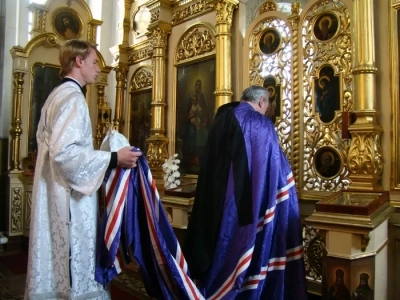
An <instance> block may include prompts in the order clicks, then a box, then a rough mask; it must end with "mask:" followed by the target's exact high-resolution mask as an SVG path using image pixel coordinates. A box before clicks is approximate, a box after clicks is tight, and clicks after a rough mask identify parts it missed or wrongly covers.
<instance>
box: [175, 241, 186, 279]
mask: <svg viewBox="0 0 400 300" xmlns="http://www.w3.org/2000/svg"><path fill="white" fill-rule="evenodd" d="M182 258H183V264H182V265H181V262H180V261H181V259H182ZM175 259H176V261H177V262H178V264H179V266H180V267H181V268H182V269H183V271H184V272H185V274H187V269H188V267H187V263H186V259H185V258H184V257H183V253H182V250H181V247H180V246H179V243H177V244H176V258H175Z"/></svg>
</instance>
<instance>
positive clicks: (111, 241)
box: [96, 156, 302, 300]
mask: <svg viewBox="0 0 400 300" xmlns="http://www.w3.org/2000/svg"><path fill="white" fill-rule="evenodd" d="M292 188H293V175H292V174H289V175H288V177H287V185H286V186H284V187H282V188H281V189H280V190H279V191H278V193H277V198H276V204H275V206H274V207H272V208H269V209H267V211H266V212H265V216H264V217H263V218H261V219H260V220H259V222H258V224H257V234H259V235H262V234H263V233H264V232H265V231H268V228H267V226H268V225H269V224H270V223H272V222H273V220H274V216H275V215H274V212H275V210H276V209H277V206H279V205H282V203H284V202H285V200H287V199H289V193H288V191H289V190H290V189H292ZM105 210H106V211H105V214H104V216H103V220H102V228H101V233H100V237H99V247H98V250H100V251H98V262H97V270H96V280H97V281H98V282H100V283H102V284H104V285H105V286H106V285H107V284H108V283H109V282H110V281H111V280H112V279H113V278H114V277H115V276H116V275H117V274H119V273H120V272H121V267H120V265H121V263H128V262H130V261H131V258H132V256H133V257H134V258H135V259H136V261H137V262H138V263H139V265H140V266H141V270H142V273H143V278H144V282H145V286H146V290H147V292H148V294H149V295H151V296H153V297H154V298H156V299H179V300H181V299H212V300H217V299H233V298H231V297H232V292H233V293H235V295H236V296H238V297H239V296H240V294H243V295H245V294H248V291H251V290H252V291H253V292H254V291H256V293H255V294H259V291H261V290H263V287H264V282H265V280H266V278H267V275H268V274H270V273H271V274H273V273H274V272H278V273H280V272H282V271H284V270H285V268H286V266H287V264H288V263H289V262H298V263H302V260H301V258H302V246H301V245H297V246H296V247H293V248H290V249H287V250H286V256H283V257H271V258H270V259H269V260H268V262H267V264H266V265H262V266H260V268H259V271H257V272H254V271H253V272H250V269H249V266H250V263H251V262H253V263H254V262H257V261H258V260H259V259H258V258H257V259H253V252H254V247H255V246H256V244H257V243H255V244H253V245H251V244H250V245H248V249H247V251H245V252H244V253H243V254H242V255H241V256H240V257H239V259H238V260H237V261H236V262H235V261H234V260H232V262H231V263H232V264H234V268H233V269H232V271H231V272H230V274H228V275H227V276H226V278H225V279H224V280H223V283H222V284H220V285H219V287H218V288H215V287H210V288H207V289H204V288H202V286H203V285H202V284H201V283H200V284H199V283H198V285H199V288H198V287H197V286H196V284H195V283H194V281H193V280H191V278H190V275H189V274H188V268H187V264H186V261H185V258H184V256H183V253H182V251H181V248H180V246H179V243H178V241H177V239H176V236H175V234H174V232H173V230H172V228H171V226H170V224H169V222H168V218H167V216H166V214H165V213H164V210H163V207H162V204H161V201H160V197H159V195H158V192H157V189H156V186H155V182H154V179H153V178H152V175H151V172H150V169H149V167H148V164H147V162H146V159H145V158H144V156H142V157H141V158H140V159H139V161H138V168H135V169H132V170H124V169H121V168H117V169H115V170H113V171H112V172H111V173H110V174H109V175H108V176H107V182H106V209H105ZM100 244H101V247H100ZM118 249H119V250H120V253H118ZM117 254H118V255H117ZM282 274H283V273H282ZM240 282H241V284H240V286H239V283H240ZM239 287H240V289H239V290H238V288H239ZM262 294H264V293H262ZM285 298H286V297H284V294H282V297H278V298H271V299H285ZM238 299H239V298H238ZM242 299H264V298H246V297H245V298H242ZM286 299H290V298H286ZM298 299H302V298H301V297H299V298H298Z"/></svg>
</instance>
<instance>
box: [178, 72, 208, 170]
mask: <svg viewBox="0 0 400 300" xmlns="http://www.w3.org/2000/svg"><path fill="white" fill-rule="evenodd" d="M209 125H210V114H209V109H208V108H207V103H206V99H205V97H204V94H203V92H202V90H201V80H199V79H198V80H196V83H195V90H194V92H193V93H191V94H190V96H189V99H188V101H187V108H186V112H185V116H184V118H183V126H182V127H183V131H184V132H183V137H184V139H183V141H184V142H183V147H182V154H183V162H182V163H183V166H184V168H185V169H186V172H187V173H192V174H197V173H198V170H199V166H200V165H199V164H200V155H201V153H202V152H203V150H204V147H205V145H206V142H207V138H208V130H209Z"/></svg>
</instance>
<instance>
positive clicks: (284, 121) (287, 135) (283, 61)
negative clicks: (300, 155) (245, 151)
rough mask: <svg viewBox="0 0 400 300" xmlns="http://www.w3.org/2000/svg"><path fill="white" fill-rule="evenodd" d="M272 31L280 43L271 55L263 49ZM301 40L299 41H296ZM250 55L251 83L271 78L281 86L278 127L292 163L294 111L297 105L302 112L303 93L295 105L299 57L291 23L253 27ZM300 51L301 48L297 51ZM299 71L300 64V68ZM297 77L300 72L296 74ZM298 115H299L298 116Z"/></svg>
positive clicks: (264, 22)
mask: <svg viewBox="0 0 400 300" xmlns="http://www.w3.org/2000/svg"><path fill="white" fill-rule="evenodd" d="M269 31H274V32H278V33H279V39H280V42H279V44H276V45H275V46H274V51H273V52H271V53H269V54H264V53H263V52H262V51H261V49H260V47H259V44H260V39H261V37H262V36H263V35H264V34H265V33H266V32H269ZM296 41H297V40H296ZM249 46H250V47H249V55H250V60H249V64H250V70H249V71H250V74H249V82H250V84H252V85H253V84H254V85H263V83H264V81H265V79H266V78H267V77H270V76H273V77H274V78H276V80H275V81H276V84H277V85H280V87H281V93H280V103H281V104H280V107H281V112H280V116H277V119H276V122H275V125H276V130H277V133H278V137H279V141H280V144H281V146H282V148H283V150H284V151H285V153H286V155H287V157H288V158H289V160H290V161H291V160H292V159H293V155H292V151H293V139H292V136H291V134H292V132H293V130H292V126H293V112H294V106H293V105H297V108H296V109H297V110H299V108H298V107H299V102H298V101H299V100H298V98H299V90H298V86H297V94H296V96H297V102H293V99H292V89H293V86H292V84H293V79H292V75H291V74H292V64H293V59H292V53H294V54H295V55H296V56H297V55H298V53H297V51H296V50H294V51H296V52H292V51H293V49H294V48H295V47H294V45H293V44H292V33H291V29H290V28H289V26H288V24H287V23H286V22H285V21H283V20H281V19H278V18H266V19H264V20H262V21H260V22H259V23H258V24H256V26H255V27H254V28H253V31H252V32H251V33H250V37H249ZM296 49H297V48H296ZM297 68H299V67H298V65H297ZM295 74H296V73H295ZM296 116H297V117H299V116H298V113H297V115H296Z"/></svg>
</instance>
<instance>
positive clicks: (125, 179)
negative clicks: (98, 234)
mask: <svg viewBox="0 0 400 300" xmlns="http://www.w3.org/2000/svg"><path fill="white" fill-rule="evenodd" d="M130 173H131V170H127V171H126V172H125V173H124V175H123V177H122V182H121V185H120V188H118V192H117V195H116V201H114V202H113V203H114V204H115V205H113V208H112V209H111V213H110V216H111V217H110V216H109V217H108V219H107V225H106V234H107V232H108V230H109V228H110V226H113V227H112V230H111V234H110V235H109V237H108V240H107V241H106V244H107V249H109V250H110V247H111V244H112V242H113V241H114V238H115V235H116V233H117V231H118V228H119V225H120V224H121V219H122V214H123V211H124V206H125V202H126V201H125V200H126V196H127V193H126V194H125V196H124V197H123V198H122V197H121V196H122V193H123V190H124V188H125V186H126V185H127V184H128V178H129V174H130ZM121 201H122V202H121ZM120 202H121V206H120V208H119V211H118V212H117V211H116V210H117V209H118V204H119V203H120ZM114 214H116V215H117V219H116V221H115V223H114V225H111V222H112V219H113V217H112V216H113V215H114Z"/></svg>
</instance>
